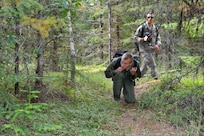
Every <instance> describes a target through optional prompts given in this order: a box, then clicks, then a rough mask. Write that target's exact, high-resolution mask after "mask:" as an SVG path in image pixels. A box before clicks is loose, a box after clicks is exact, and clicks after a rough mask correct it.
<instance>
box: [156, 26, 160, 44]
mask: <svg viewBox="0 0 204 136" xmlns="http://www.w3.org/2000/svg"><path fill="white" fill-rule="evenodd" d="M155 29H156V32H157V37H156V44H157V45H158V46H161V36H160V34H159V30H158V28H157V27H156V26H155Z"/></svg>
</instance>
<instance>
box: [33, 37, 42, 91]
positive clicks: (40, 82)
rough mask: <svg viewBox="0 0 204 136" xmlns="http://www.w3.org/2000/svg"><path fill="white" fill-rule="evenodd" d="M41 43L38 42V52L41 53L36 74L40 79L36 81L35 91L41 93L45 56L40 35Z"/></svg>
mask: <svg viewBox="0 0 204 136" xmlns="http://www.w3.org/2000/svg"><path fill="white" fill-rule="evenodd" d="M38 37H39V42H38V44H39V45H38V50H39V53H38V54H37V69H36V74H37V76H38V77H39V79H36V81H35V87H34V88H35V89H36V90H39V91H41V90H42V87H43V82H42V80H41V79H40V78H42V77H43V68H44V56H43V52H44V51H43V45H42V44H43V43H42V37H41V35H40V34H39V35H38Z"/></svg>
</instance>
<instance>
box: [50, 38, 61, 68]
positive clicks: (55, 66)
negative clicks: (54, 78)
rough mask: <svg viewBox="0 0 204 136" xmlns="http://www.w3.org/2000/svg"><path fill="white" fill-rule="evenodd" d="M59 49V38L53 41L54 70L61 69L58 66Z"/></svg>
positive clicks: (52, 65) (52, 59) (52, 57)
mask: <svg viewBox="0 0 204 136" xmlns="http://www.w3.org/2000/svg"><path fill="white" fill-rule="evenodd" d="M57 49H58V45H57V38H55V39H54V41H53V48H52V51H51V54H50V56H51V68H52V71H54V72H57V71H58V70H59V68H58V60H59V59H58V55H57Z"/></svg>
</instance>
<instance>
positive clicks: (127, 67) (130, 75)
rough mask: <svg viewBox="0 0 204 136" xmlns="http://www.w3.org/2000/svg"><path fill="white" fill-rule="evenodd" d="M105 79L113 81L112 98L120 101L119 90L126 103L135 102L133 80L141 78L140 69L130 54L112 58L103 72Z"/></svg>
mask: <svg viewBox="0 0 204 136" xmlns="http://www.w3.org/2000/svg"><path fill="white" fill-rule="evenodd" d="M105 76H106V78H111V77H112V81H113V97H114V100H115V101H116V102H118V101H120V99H121V98H120V95H121V90H122V89H123V95H124V99H125V101H126V103H134V102H135V100H136V99H135V93H134V85H135V79H136V78H137V77H141V72H140V67H139V63H138V61H136V60H135V59H134V57H133V55H132V54H131V53H128V52H127V53H125V54H123V56H122V57H118V58H114V59H113V61H112V62H111V63H110V64H109V65H108V67H107V68H106V70H105Z"/></svg>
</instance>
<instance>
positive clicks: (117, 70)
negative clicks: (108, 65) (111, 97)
mask: <svg viewBox="0 0 204 136" xmlns="http://www.w3.org/2000/svg"><path fill="white" fill-rule="evenodd" d="M122 71H123V68H122V67H118V68H117V69H116V70H115V72H116V73H118V72H122Z"/></svg>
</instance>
